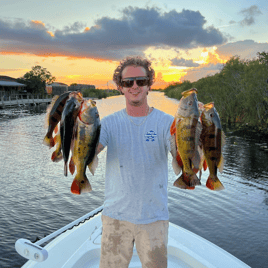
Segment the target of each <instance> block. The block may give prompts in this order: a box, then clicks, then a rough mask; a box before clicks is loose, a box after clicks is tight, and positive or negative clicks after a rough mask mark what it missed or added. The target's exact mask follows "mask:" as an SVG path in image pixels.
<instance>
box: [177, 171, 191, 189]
mask: <svg viewBox="0 0 268 268" xmlns="http://www.w3.org/2000/svg"><path fill="white" fill-rule="evenodd" d="M183 176H184V173H183V174H182V175H181V176H180V177H179V178H178V179H177V180H176V181H175V182H174V183H173V186H175V187H178V188H181V189H187V190H194V189H195V186H191V187H190V186H188V185H187V184H186V183H185V181H184V179H183Z"/></svg>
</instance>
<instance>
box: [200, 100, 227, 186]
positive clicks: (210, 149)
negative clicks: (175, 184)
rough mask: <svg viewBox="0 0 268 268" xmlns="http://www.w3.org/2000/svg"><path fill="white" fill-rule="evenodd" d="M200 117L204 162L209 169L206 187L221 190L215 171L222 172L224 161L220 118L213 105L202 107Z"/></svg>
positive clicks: (223, 138) (223, 137)
mask: <svg viewBox="0 0 268 268" xmlns="http://www.w3.org/2000/svg"><path fill="white" fill-rule="evenodd" d="M203 108H204V110H203V112H202V115H201V121H202V126H203V128H202V133H201V141H202V146H203V151H204V154H205V158H206V162H207V165H208V168H209V177H208V179H207V182H206V186H207V187H208V188H209V189H211V190H218V191H219V190H222V189H224V186H223V185H222V183H221V182H220V180H219V179H218V177H217V170H218V169H219V171H220V172H222V171H223V165H224V159H223V156H222V147H223V144H224V140H225V136H224V133H223V131H222V128H221V122H220V117H219V115H218V113H217V110H216V108H215V107H214V103H213V102H211V103H208V104H205V105H204V107H203Z"/></svg>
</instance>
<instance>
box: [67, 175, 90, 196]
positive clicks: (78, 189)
mask: <svg viewBox="0 0 268 268" xmlns="http://www.w3.org/2000/svg"><path fill="white" fill-rule="evenodd" d="M83 176H84V178H83V180H79V179H78V178H79V176H78V175H76V177H75V178H74V180H73V183H72V186H71V192H72V193H73V194H82V193H89V192H91V191H92V188H91V185H90V183H89V181H88V179H87V177H86V175H83Z"/></svg>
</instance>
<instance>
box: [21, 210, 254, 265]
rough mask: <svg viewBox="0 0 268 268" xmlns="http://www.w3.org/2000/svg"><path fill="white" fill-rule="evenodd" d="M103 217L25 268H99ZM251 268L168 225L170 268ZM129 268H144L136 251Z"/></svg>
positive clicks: (51, 246) (69, 235)
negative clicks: (42, 259)
mask: <svg viewBox="0 0 268 268" xmlns="http://www.w3.org/2000/svg"><path fill="white" fill-rule="evenodd" d="M101 232H102V226H101V214H98V215H96V216H94V217H93V218H92V219H90V220H88V221H86V222H85V223H82V224H80V225H79V226H77V227H74V228H72V229H71V230H68V231H66V232H64V233H63V234H61V235H60V236H58V237H57V238H56V239H54V240H53V241H52V242H50V243H49V244H48V245H47V246H45V247H44V248H45V249H46V250H47V251H48V258H47V259H46V260H45V261H44V262H34V261H28V262H27V263H26V264H25V265H24V266H23V268H30V267H31V268H37V267H38V268H48V267H49V268H53V267H55V268H59V267H62V268H71V267H73V268H83V267H87V268H88V267H90V268H95V267H96V268H98V267H99V261H100V245H101ZM179 267H183V268H188V267H194V268H196V267H198V268H203V267H207V268H212V267H213V268H215V267H218V268H227V267H228V268H232V267H233V268H240V267H241V268H242V267H249V266H247V265H246V264H245V263H243V262H242V261H240V260H239V259H237V258H236V257H234V256H233V255H231V254H229V253H228V252H226V251H224V250H223V249H221V248H219V247H218V246H216V245H214V244H212V243H211V242H209V241H207V240H205V239H203V238H201V237H200V236H198V235H195V234H193V233H191V232H189V231H187V230H185V229H183V228H181V227H178V226H176V225H174V224H172V223H170V225H169V241H168V268H179ZM129 268H141V263H140V260H139V257H138V255H137V251H136V248H134V251H133V256H132V259H131V263H130V265H129Z"/></svg>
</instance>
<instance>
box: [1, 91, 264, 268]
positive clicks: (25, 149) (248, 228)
mask: <svg viewBox="0 0 268 268" xmlns="http://www.w3.org/2000/svg"><path fill="white" fill-rule="evenodd" d="M148 98H149V104H150V106H153V107H155V108H158V109H161V110H163V111H165V112H166V113H169V114H171V115H174V114H175V111H176V108H177V103H178V102H177V101H176V100H173V99H169V98H166V97H165V96H164V95H163V93H159V92H150V93H149V97H148ZM124 106H125V102H124V97H123V96H116V97H111V98H108V99H103V100H97V107H98V109H99V112H100V117H101V118H102V117H103V116H105V115H107V114H110V113H112V112H115V111H118V110H120V109H122V108H124ZM45 111H46V106H42V105H40V106H36V107H28V108H27V107H23V108H22V107H20V108H14V109H6V110H0V152H1V154H0V166H1V173H0V174H1V175H0V182H1V187H0V200H1V206H0V215H1V216H0V217H1V218H0V267H12V268H13V267H21V266H22V265H23V264H24V263H25V261H26V260H25V259H24V258H22V257H20V256H19V255H18V254H17V253H16V251H15V249H14V245H15V242H16V240H17V239H19V238H26V239H29V240H31V241H33V240H35V239H36V238H37V237H38V238H42V237H44V236H45V235H48V234H50V233H52V232H53V231H55V230H57V229H58V228H60V227H62V226H64V225H66V224H68V223H70V222H71V221H73V220H75V219H76V218H78V217H80V216H82V215H84V214H86V213H87V212H89V211H91V210H93V209H95V208H97V207H98V206H100V205H102V204H103V199H104V174H105V157H106V151H105V150H104V151H103V152H102V153H100V154H99V166H98V169H97V171H96V174H95V176H94V177H92V176H91V175H90V174H88V177H89V178H90V181H91V185H92V187H93V191H92V192H91V193H89V194H84V195H81V196H77V195H73V194H72V193H71V192H70V186H71V183H72V180H73V176H72V175H70V174H69V175H68V177H64V175H63V162H62V161H61V162H59V163H53V162H52V161H51V160H50V157H51V154H52V152H53V149H49V148H48V147H46V146H44V145H43V144H42V141H43V138H44V135H45V132H46V129H45V128H44V121H45ZM265 145H267V143H266V142H265V141H262V140H256V139H255V138H254V137H251V138H250V137H247V138H244V137H239V136H235V135H234V134H233V133H232V132H231V131H226V144H225V146H224V150H223V155H224V158H225V168H224V171H223V173H222V174H219V179H220V180H221V181H222V183H223V185H224V186H225V189H224V190H223V191H220V192H214V191H211V190H209V189H207V188H206V186H205V183H206V179H207V177H208V171H205V172H203V174H202V179H201V182H202V185H201V186H199V187H196V189H195V190H193V191H189V190H181V189H178V188H176V187H173V182H174V181H175V179H176V176H175V174H174V173H173V169H172V166H171V157H169V184H168V196H169V199H168V202H169V213H170V221H171V222H173V223H175V224H177V225H179V226H182V227H184V228H186V229H188V230H190V231H192V232H194V233H196V234H198V235H200V236H202V237H204V238H205V239H207V240H209V241H211V242H212V243H215V244H216V245H218V246H220V247H221V248H223V249H225V250H226V251H228V252H229V253H231V254H233V255H234V256H236V257H237V258H239V259H241V260H242V261H244V262H245V263H247V264H248V265H250V266H251V267H260V268H263V267H267V263H268V152H265V151H264V150H262V146H265Z"/></svg>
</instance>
